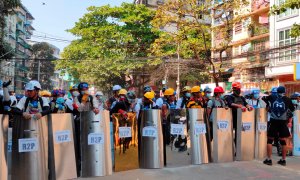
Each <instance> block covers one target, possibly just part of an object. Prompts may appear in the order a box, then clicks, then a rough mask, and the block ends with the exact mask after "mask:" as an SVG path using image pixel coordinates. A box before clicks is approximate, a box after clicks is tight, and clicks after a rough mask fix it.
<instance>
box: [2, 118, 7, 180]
mask: <svg viewBox="0 0 300 180" xmlns="http://www.w3.org/2000/svg"><path fill="white" fill-rule="evenodd" d="M7 131H8V116H6V115H3V114H0V179H4V180H6V179H7V178H8V160H7V135H8V133H7Z"/></svg>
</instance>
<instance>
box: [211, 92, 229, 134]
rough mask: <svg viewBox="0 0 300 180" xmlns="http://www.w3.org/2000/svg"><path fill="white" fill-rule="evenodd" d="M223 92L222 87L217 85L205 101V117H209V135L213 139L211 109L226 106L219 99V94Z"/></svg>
mask: <svg viewBox="0 0 300 180" xmlns="http://www.w3.org/2000/svg"><path fill="white" fill-rule="evenodd" d="M223 93H224V89H223V88H222V87H221V86H218V87H216V88H215V89H214V96H213V98H211V99H210V100H209V101H208V103H207V111H206V112H207V117H208V118H209V126H210V128H209V129H210V137H211V139H213V123H212V122H213V117H212V115H211V114H212V110H213V108H225V107H227V106H226V104H225V102H224V101H223V100H222V99H221V95H222V94H223Z"/></svg>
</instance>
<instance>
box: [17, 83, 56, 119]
mask: <svg viewBox="0 0 300 180" xmlns="http://www.w3.org/2000/svg"><path fill="white" fill-rule="evenodd" d="M40 89H41V85H40V83H39V82H38V81H30V82H29V83H27V84H26V86H25V90H26V94H27V97H26V96H25V97H23V98H22V99H21V100H20V101H19V102H18V104H17V106H16V108H15V109H14V113H15V114H17V115H23V117H24V118H25V119H28V120H29V119H32V118H33V119H36V120H38V119H40V118H42V117H43V116H45V115H48V114H50V113H51V109H50V107H49V102H48V100H47V99H46V98H44V97H40V96H39V91H40Z"/></svg>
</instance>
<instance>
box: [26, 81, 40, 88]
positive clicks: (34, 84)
mask: <svg viewBox="0 0 300 180" xmlns="http://www.w3.org/2000/svg"><path fill="white" fill-rule="evenodd" d="M29 83H31V84H32V85H33V87H34V88H35V89H38V90H40V89H42V87H41V84H40V83H39V82H38V81H36V80H32V81H29Z"/></svg>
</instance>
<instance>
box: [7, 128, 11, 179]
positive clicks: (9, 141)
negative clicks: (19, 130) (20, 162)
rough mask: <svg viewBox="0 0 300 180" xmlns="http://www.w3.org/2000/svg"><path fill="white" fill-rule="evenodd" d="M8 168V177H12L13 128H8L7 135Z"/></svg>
mask: <svg viewBox="0 0 300 180" xmlns="http://www.w3.org/2000/svg"><path fill="white" fill-rule="evenodd" d="M7 137H8V138H7V168H8V178H9V179H10V177H11V156H12V128H10V127H9V128H8V136H7Z"/></svg>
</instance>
